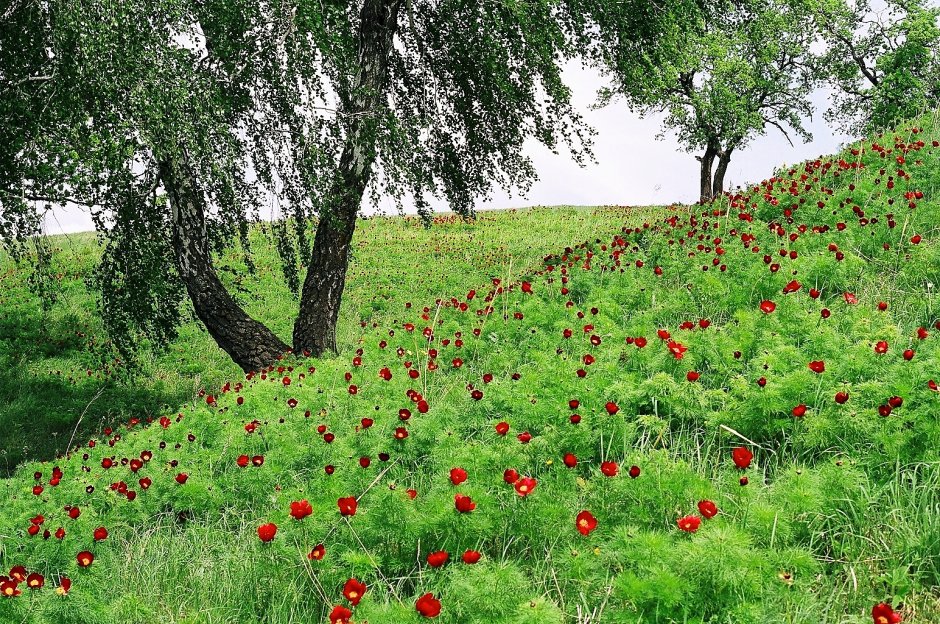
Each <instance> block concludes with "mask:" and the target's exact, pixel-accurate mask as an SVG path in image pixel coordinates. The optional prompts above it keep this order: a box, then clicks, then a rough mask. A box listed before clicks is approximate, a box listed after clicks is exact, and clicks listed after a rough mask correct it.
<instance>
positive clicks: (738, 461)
mask: <svg viewBox="0 0 940 624" xmlns="http://www.w3.org/2000/svg"><path fill="white" fill-rule="evenodd" d="M731 459H732V460H733V461H734V465H735V466H737V467H738V468H741V469H744V468H747V467H748V466H750V465H751V460H752V459H754V454H753V453H751V451H749V450H748V449H747V448H745V447H743V446H739V447H737V448H735V449H734V450H733V451H731Z"/></svg>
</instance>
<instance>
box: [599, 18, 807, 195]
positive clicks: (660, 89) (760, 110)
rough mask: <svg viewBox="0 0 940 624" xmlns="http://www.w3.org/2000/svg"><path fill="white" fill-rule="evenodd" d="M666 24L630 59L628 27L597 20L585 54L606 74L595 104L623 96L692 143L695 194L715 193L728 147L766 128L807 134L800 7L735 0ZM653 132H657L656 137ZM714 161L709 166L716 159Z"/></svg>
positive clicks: (804, 33) (804, 27)
mask: <svg viewBox="0 0 940 624" xmlns="http://www.w3.org/2000/svg"><path fill="white" fill-rule="evenodd" d="M688 14H689V15H690V16H691V17H692V18H693V19H680V20H674V21H672V22H670V23H669V24H668V25H667V26H668V28H666V29H664V31H663V37H664V41H663V42H662V43H661V44H660V45H659V46H658V48H657V53H656V54H646V55H642V56H641V57H640V62H639V63H637V62H636V56H635V55H634V54H633V53H632V45H633V44H632V43H631V41H630V37H631V32H630V29H629V24H628V23H627V24H624V23H618V22H610V23H606V24H603V25H602V26H603V27H602V29H601V31H600V34H601V36H600V39H599V45H598V48H597V50H596V52H595V54H594V56H593V60H594V61H595V62H596V63H597V65H598V66H599V67H600V68H601V70H602V71H603V72H604V73H605V74H606V76H607V77H609V78H610V80H611V86H610V87H608V88H606V89H604V90H602V92H601V94H600V100H599V104H600V105H606V104H609V103H610V102H612V101H613V100H616V99H621V98H622V99H624V100H625V101H626V102H627V104H628V105H629V107H630V108H631V110H633V111H635V112H639V113H640V114H643V115H647V114H650V113H665V114H666V117H665V120H664V122H663V126H664V131H665V130H674V131H676V133H677V135H678V138H679V141H680V142H681V144H682V145H683V147H684V148H685V149H686V150H688V151H696V150H700V151H702V152H703V153H702V154H701V155H700V156H697V157H696V158H697V159H698V160H699V161H700V163H701V172H700V197H701V200H702V201H706V200H709V199H711V198H712V197H714V196H715V195H718V194H720V193H721V192H722V191H723V190H724V177H725V173H726V172H727V169H728V164H729V163H730V160H731V155H732V153H733V152H734V151H735V150H738V149H741V148H742V147H744V146H745V145H746V144H747V143H748V142H749V141H750V140H751V139H753V138H754V137H755V136H757V135H760V134H763V133H764V132H765V131H766V128H767V127H768V126H772V127H774V128H776V129H777V130H779V131H780V132H782V133H783V134H784V136H785V137H786V138H787V140H788V141H790V142H791V144H792V140H791V137H790V132H788V128H789V129H790V131H792V132H793V133H795V134H797V135H798V136H800V137H802V138H804V139H809V138H810V137H809V134H808V133H807V132H806V130H805V129H804V127H803V119H804V118H805V117H808V116H810V115H811V114H812V106H811V103H810V101H809V99H808V95H809V94H810V92H811V91H812V90H813V89H814V87H815V86H816V84H817V78H816V70H815V65H814V58H813V55H812V53H811V50H810V46H811V44H812V43H813V40H814V37H815V35H814V33H813V31H812V29H809V28H807V25H806V18H807V16H806V14H805V13H804V12H803V11H802V9H801V8H800V7H799V5H798V4H796V3H792V2H787V1H784V0H742V1H740V2H722V3H716V4H713V5H710V6H709V7H708V10H707V11H699V12H695V11H694V9H688ZM660 136H662V135H660ZM716 159H717V163H716Z"/></svg>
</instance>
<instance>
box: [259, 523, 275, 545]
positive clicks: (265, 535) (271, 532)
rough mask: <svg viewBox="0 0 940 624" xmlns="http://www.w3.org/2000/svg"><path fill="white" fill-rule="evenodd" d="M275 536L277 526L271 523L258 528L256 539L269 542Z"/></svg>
mask: <svg viewBox="0 0 940 624" xmlns="http://www.w3.org/2000/svg"><path fill="white" fill-rule="evenodd" d="M276 534H277V525H276V524H274V523H273V522H269V523H267V524H262V525H261V526H259V527H258V537H259V538H260V539H261V541H262V542H265V543H267V542H270V541H271V540H273V539H274V536H275V535H276Z"/></svg>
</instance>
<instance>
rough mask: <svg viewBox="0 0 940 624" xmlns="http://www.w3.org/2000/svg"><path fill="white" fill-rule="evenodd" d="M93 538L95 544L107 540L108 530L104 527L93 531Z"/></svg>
mask: <svg viewBox="0 0 940 624" xmlns="http://www.w3.org/2000/svg"><path fill="white" fill-rule="evenodd" d="M94 538H95V541H96V542H100V541H102V540H106V539H108V530H107V529H106V528H104V527H98V528H97V529H95V533H94Z"/></svg>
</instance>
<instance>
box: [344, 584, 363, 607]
mask: <svg viewBox="0 0 940 624" xmlns="http://www.w3.org/2000/svg"><path fill="white" fill-rule="evenodd" d="M365 593H366V584H365V583H362V582H360V581H357V580H356V579H354V578H351V579H349V580H348V581H346V584H345V585H343V595H344V596H346V600H348V601H349V604H351V605H352V606H354V607H355V606H356V605H357V604H359V601H360V600H362V595H363V594H365Z"/></svg>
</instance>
